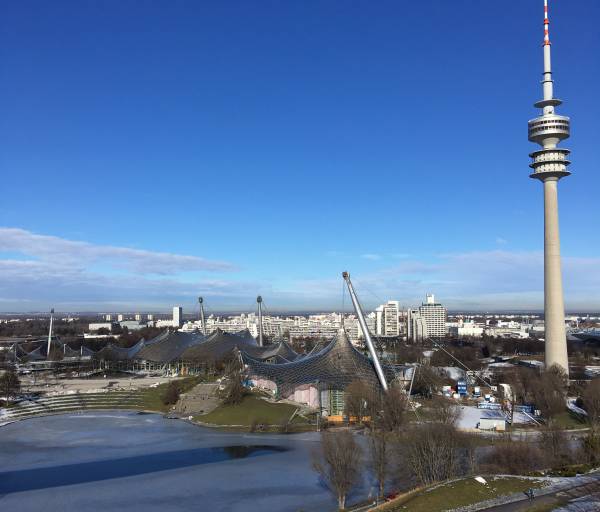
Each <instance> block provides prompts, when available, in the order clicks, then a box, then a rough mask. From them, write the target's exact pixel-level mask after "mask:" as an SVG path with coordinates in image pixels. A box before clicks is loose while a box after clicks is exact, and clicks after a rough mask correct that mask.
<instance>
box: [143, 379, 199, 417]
mask: <svg viewBox="0 0 600 512" xmlns="http://www.w3.org/2000/svg"><path fill="white" fill-rule="evenodd" d="M178 382H179V386H180V390H181V393H186V392H187V391H189V390H190V389H192V388H193V387H194V386H196V385H197V384H200V383H201V382H204V380H203V379H202V378H201V377H186V378H184V379H180V380H179V381H178ZM168 386H169V384H168V383H166V384H161V385H160V386H156V387H155V388H146V389H144V390H142V397H141V402H142V409H144V410H147V411H158V412H168V410H169V409H170V406H169V405H165V404H163V402H162V397H163V394H164V393H165V391H166V390H167V387H168Z"/></svg>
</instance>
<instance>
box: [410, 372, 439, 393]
mask: <svg viewBox="0 0 600 512" xmlns="http://www.w3.org/2000/svg"><path fill="white" fill-rule="evenodd" d="M415 371H416V372H417V373H416V374H415V380H414V382H413V388H412V391H413V393H414V394H415V395H422V396H424V397H426V398H431V397H432V396H433V394H434V393H436V392H437V391H438V390H439V389H440V388H441V387H442V385H443V383H444V379H443V378H442V377H441V376H440V375H439V374H438V373H437V372H436V371H435V370H434V369H433V368H431V366H427V365H421V366H419V367H418V368H417V369H415Z"/></svg>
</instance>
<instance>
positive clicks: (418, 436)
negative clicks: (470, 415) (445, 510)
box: [404, 423, 460, 485]
mask: <svg viewBox="0 0 600 512" xmlns="http://www.w3.org/2000/svg"><path fill="white" fill-rule="evenodd" d="M404 443H405V449H406V455H407V461H408V463H409V465H410V466H411V468H412V470H413V471H414V473H415V476H416V477H417V479H418V480H419V481H420V482H421V483H422V484H424V485H429V484H432V483H435V482H441V481H443V480H447V479H449V478H452V477H454V476H456V475H457V472H458V466H457V462H458V459H457V455H458V453H457V449H458V448H459V445H460V443H459V435H458V433H457V431H456V429H455V428H454V427H453V426H452V425H448V424H444V423H424V424H420V425H418V426H416V427H413V428H411V429H410V430H409V431H408V432H407V434H406V436H405V437H404Z"/></svg>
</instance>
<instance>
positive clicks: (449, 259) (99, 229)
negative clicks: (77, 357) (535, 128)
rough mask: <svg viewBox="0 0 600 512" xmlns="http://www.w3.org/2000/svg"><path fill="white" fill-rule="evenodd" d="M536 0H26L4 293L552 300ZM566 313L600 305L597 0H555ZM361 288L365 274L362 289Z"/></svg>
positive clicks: (331, 301)
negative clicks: (546, 279) (546, 273)
mask: <svg viewBox="0 0 600 512" xmlns="http://www.w3.org/2000/svg"><path fill="white" fill-rule="evenodd" d="M542 5H543V2H542V1H541V0H523V1H518V2H517V1H513V2H503V3H498V2H483V1H472V0H471V1H468V0H456V1H448V0H426V1H421V2H408V1H392V0H390V1H380V2H368V1H356V2H338V1H318V2H317V1H306V2H285V1H250V0H244V1H225V2H196V1H156V2H137V1H127V0H119V1H106V2H95V1H81V0H79V1H73V2H65V1H56V2H41V1H32V2H13V3H12V4H7V5H5V6H4V8H3V14H2V16H1V17H0V112H2V115H1V116H0V141H1V142H0V145H1V151H0V169H1V171H2V177H3V180H2V196H1V197H2V200H1V201H0V226H2V230H1V231H0V310H2V311H22V310H36V309H46V308H48V307H50V306H52V305H54V306H55V307H57V308H59V309H65V310H66V309H70V310H89V309H98V310H110V309H127V310H136V309H144V308H147V309H156V308H167V307H169V306H171V305H173V304H176V303H181V304H183V306H184V308H185V309H187V310H190V309H191V308H192V307H193V304H194V297H195V296H196V295H198V294H202V295H204V296H205V297H206V301H207V304H212V305H213V306H214V309H215V310H217V309H219V310H222V309H227V308H229V309H240V308H243V309H249V308H251V307H253V299H254V297H255V296H256V294H257V293H261V294H262V295H264V297H265V301H266V304H267V305H268V306H269V308H270V309H271V310H277V309H282V310H284V309H288V308H289V309H311V310H313V309H339V308H340V305H341V290H342V283H341V277H340V273H341V271H342V270H349V271H350V272H351V274H352V275H353V276H354V279H355V284H356V286H357V288H358V289H359V292H361V291H362V297H363V301H364V302H365V303H366V305H367V306H372V305H375V304H376V303H377V302H378V301H379V300H380V299H390V298H394V299H398V300H401V301H402V302H403V303H404V304H405V305H407V306H408V305H413V304H418V303H419V302H420V301H421V300H422V297H423V296H424V294H425V293H426V292H434V293H436V295H437V296H438V298H439V300H440V301H442V302H443V303H445V304H447V305H448V306H449V307H451V308H455V309H461V308H462V309H505V308H510V309H519V308H524V309H540V308H542V305H543V294H542V290H543V266H542V258H541V250H542V248H543V217H542V189H541V186H540V184H539V183H538V182H535V181H533V180H530V179H529V178H528V174H529V168H528V166H527V165H528V163H529V159H528V156H527V155H528V152H530V151H532V150H534V149H535V146H534V145H532V144H530V143H529V142H528V141H527V130H526V128H527V120H528V119H530V118H532V117H534V116H535V115H537V114H536V110H535V109H534V108H533V107H532V104H533V102H534V101H536V100H538V99H540V97H541V86H540V84H539V81H540V78H541V66H542V48H541V41H542V36H543V26H542V18H543V15H542V13H543V8H542ZM550 8H551V13H550V14H551V22H552V24H551V38H552V41H553V43H554V44H553V47H552V50H553V61H554V62H553V64H554V70H555V75H554V76H555V80H556V89H555V90H556V95H557V96H558V97H560V98H562V99H564V100H565V104H564V105H563V106H562V107H561V109H560V113H564V114H565V115H570V116H571V117H572V123H573V130H572V138H571V139H570V140H568V141H566V143H565V144H564V146H565V147H568V148H570V149H571V150H572V152H573V153H572V161H573V164H572V166H571V167H572V168H571V170H572V172H573V176H572V177H570V178H568V179H565V180H563V181H561V184H560V187H559V188H560V191H559V200H560V215H561V237H562V251H563V256H564V272H565V295H566V302H567V309H571V310H575V309H576V310H595V309H600V296H599V291H598V290H600V257H599V256H598V254H599V249H600V239H599V237H598V236H597V225H598V217H599V215H598V212H597V211H596V207H595V205H596V204H597V196H598V185H599V184H600V173H599V172H598V171H599V169H598V167H599V166H598V156H597V151H598V136H599V129H598V124H597V120H598V119H599V118H600V106H599V104H598V101H597V84H598V83H599V82H600V58H598V48H600V33H599V32H598V30H597V27H596V25H595V24H596V23H597V20H598V18H600V3H599V2H593V1H582V0H580V1H571V2H567V1H566V0H554V1H553V2H551V6H550ZM361 287H362V288H361Z"/></svg>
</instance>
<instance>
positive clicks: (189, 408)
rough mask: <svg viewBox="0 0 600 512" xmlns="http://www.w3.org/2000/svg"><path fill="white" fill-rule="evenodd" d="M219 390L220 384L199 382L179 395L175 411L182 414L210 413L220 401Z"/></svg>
mask: <svg viewBox="0 0 600 512" xmlns="http://www.w3.org/2000/svg"><path fill="white" fill-rule="evenodd" d="M218 391H219V385H218V384H198V385H197V386H195V387H194V388H192V389H191V390H190V391H188V392H187V393H185V394H182V395H181V396H180V397H179V401H178V402H177V404H176V405H175V409H174V412H175V413H177V414H181V415H182V416H193V415H195V414H208V413H209V412H211V411H212V410H214V409H216V408H217V406H218V405H219V403H220V399H219V396H218Z"/></svg>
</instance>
